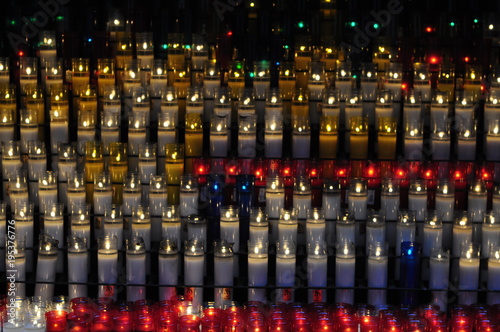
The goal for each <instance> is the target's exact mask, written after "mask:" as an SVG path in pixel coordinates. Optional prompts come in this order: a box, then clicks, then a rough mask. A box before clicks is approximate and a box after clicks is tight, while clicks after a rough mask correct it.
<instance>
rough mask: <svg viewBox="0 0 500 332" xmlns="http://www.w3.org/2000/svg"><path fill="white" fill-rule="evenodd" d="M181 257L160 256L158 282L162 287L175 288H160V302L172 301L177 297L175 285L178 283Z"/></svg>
mask: <svg viewBox="0 0 500 332" xmlns="http://www.w3.org/2000/svg"><path fill="white" fill-rule="evenodd" d="M178 273H179V256H178V255H162V254H159V255H158V282H159V283H160V285H172V286H174V287H160V300H161V301H163V300H170V299H171V298H172V296H173V295H175V285H177V282H178V279H177V278H178Z"/></svg>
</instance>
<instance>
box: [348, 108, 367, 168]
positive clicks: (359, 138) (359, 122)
mask: <svg viewBox="0 0 500 332" xmlns="http://www.w3.org/2000/svg"><path fill="white" fill-rule="evenodd" d="M350 153H351V158H353V159H366V158H367V157H368V119H367V118H366V117H361V116H353V117H352V118H351V132H350Z"/></svg>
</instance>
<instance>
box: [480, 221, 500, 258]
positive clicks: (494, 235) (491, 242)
mask: <svg viewBox="0 0 500 332" xmlns="http://www.w3.org/2000/svg"><path fill="white" fill-rule="evenodd" d="M481 233H482V237H481V257H483V258H487V257H490V249H491V248H492V247H497V246H498V245H499V244H500V225H498V224H495V225H492V224H488V223H483V225H482V232H481Z"/></svg>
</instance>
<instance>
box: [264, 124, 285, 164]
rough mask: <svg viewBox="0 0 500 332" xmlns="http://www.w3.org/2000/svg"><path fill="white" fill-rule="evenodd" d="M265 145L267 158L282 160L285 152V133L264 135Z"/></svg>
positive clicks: (267, 133)
mask: <svg viewBox="0 0 500 332" xmlns="http://www.w3.org/2000/svg"><path fill="white" fill-rule="evenodd" d="M264 144H265V147H264V151H265V156H266V158H281V156H282V151H283V132H282V131H278V132H266V133H265V134H264Z"/></svg>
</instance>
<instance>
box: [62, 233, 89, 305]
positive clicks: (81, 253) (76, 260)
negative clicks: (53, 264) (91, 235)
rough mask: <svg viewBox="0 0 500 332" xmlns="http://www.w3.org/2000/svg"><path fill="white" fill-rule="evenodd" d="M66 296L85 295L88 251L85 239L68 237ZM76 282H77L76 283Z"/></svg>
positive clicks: (71, 297)
mask: <svg viewBox="0 0 500 332" xmlns="http://www.w3.org/2000/svg"><path fill="white" fill-rule="evenodd" d="M67 255H68V297H69V298H70V299H73V298H77V297H86V296H87V285H85V283H87V281H88V251H87V242H86V241H85V239H82V238H79V237H75V236H70V237H68V251H67ZM77 283H78V284H77Z"/></svg>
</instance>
